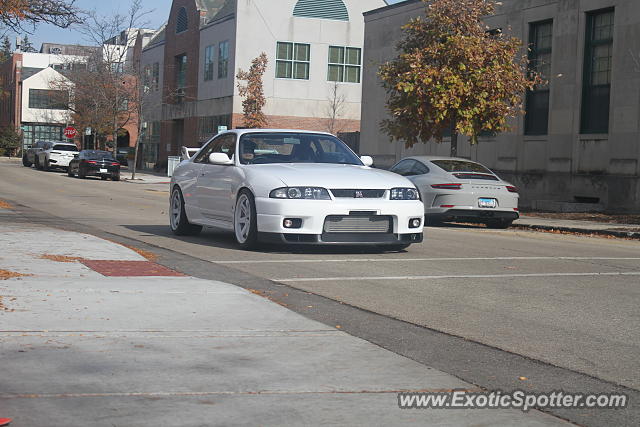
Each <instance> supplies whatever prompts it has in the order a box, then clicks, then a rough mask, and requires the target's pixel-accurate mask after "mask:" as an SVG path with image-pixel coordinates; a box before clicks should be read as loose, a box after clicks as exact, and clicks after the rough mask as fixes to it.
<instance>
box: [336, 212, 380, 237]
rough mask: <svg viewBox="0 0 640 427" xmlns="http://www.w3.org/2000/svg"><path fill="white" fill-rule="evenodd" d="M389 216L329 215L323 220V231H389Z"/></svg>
mask: <svg viewBox="0 0 640 427" xmlns="http://www.w3.org/2000/svg"><path fill="white" fill-rule="evenodd" d="M391 225H392V221H391V217H390V216H379V215H376V216H363V215H330V216H328V217H326V218H325V220H324V232H325V233H390V232H391V228H392V227H391Z"/></svg>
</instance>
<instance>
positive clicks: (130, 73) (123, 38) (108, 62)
mask: <svg viewBox="0 0 640 427" xmlns="http://www.w3.org/2000/svg"><path fill="white" fill-rule="evenodd" d="M148 13H149V12H147V11H144V10H143V9H142V3H141V1H140V0H134V1H133V2H132V3H131V6H130V8H129V10H128V12H127V13H126V14H120V13H115V14H113V15H109V16H102V15H99V14H98V13H97V12H95V11H89V12H87V18H86V20H85V21H84V22H83V23H82V24H81V25H80V26H79V31H80V32H81V33H82V34H83V35H84V36H85V38H86V39H87V41H88V42H89V43H90V44H92V45H94V46H95V48H94V51H92V52H91V53H90V55H88V57H87V59H86V62H82V63H68V64H65V67H64V68H65V71H64V73H63V76H62V77H60V78H59V79H57V80H55V81H53V82H50V83H49V86H50V88H51V89H54V90H57V91H59V92H58V93H59V94H60V95H61V96H67V94H68V100H67V101H65V102H66V103H68V104H69V111H70V118H69V121H70V122H73V123H75V125H76V126H77V127H78V128H79V129H84V128H91V130H92V133H93V134H94V137H95V138H96V140H97V142H98V143H99V145H100V146H101V147H102V148H105V147H106V146H107V145H108V144H110V143H113V144H115V143H116V141H117V138H118V132H119V131H120V130H121V129H122V128H123V127H125V126H127V125H129V124H131V123H135V122H136V121H137V120H138V117H139V116H140V115H139V111H138V109H139V100H140V95H139V94H140V87H139V76H138V74H139V73H138V71H139V70H138V69H137V64H134V62H133V61H131V60H130V59H131V56H132V55H131V52H132V50H133V47H134V44H135V36H136V35H137V33H136V31H135V30H136V27H140V26H143V25H145V23H144V22H142V20H143V18H144V17H145V16H146V15H147V14H148ZM83 61H85V60H83ZM69 100H70V101H71V102H69ZM61 101H62V100H61ZM109 140H111V141H109ZM136 144H137V142H136Z"/></svg>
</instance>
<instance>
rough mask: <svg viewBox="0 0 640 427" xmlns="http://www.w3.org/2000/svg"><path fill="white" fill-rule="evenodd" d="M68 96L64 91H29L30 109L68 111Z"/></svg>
mask: <svg viewBox="0 0 640 427" xmlns="http://www.w3.org/2000/svg"><path fill="white" fill-rule="evenodd" d="M68 96H69V95H68V94H67V92H65V91H64V90H48V89H29V108H41V109H45V110H66V109H67V102H68V99H67V98H68Z"/></svg>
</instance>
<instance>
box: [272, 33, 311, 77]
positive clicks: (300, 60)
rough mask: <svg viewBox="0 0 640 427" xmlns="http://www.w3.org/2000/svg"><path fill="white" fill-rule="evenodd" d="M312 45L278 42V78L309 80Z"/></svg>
mask: <svg viewBox="0 0 640 427" xmlns="http://www.w3.org/2000/svg"><path fill="white" fill-rule="evenodd" d="M310 61H311V45H309V44H306V43H285V42H278V43H277V46H276V78H279V79H298V80H309V63H310Z"/></svg>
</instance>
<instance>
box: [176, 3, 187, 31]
mask: <svg viewBox="0 0 640 427" xmlns="http://www.w3.org/2000/svg"><path fill="white" fill-rule="evenodd" d="M188 28H189V19H188V17H187V9H185V8H184V7H181V8H180V10H179V11H178V19H177V20H176V33H181V32H183V31H187V29H188Z"/></svg>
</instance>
